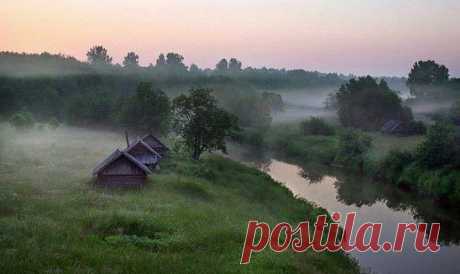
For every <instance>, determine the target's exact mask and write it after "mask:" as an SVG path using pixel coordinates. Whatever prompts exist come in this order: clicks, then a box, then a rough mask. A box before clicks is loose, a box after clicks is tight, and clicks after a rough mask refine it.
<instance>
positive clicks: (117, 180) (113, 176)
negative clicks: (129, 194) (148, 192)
mask: <svg viewBox="0 0 460 274" xmlns="http://www.w3.org/2000/svg"><path fill="white" fill-rule="evenodd" d="M150 173H151V171H150V169H149V168H148V167H147V166H145V165H144V164H143V163H141V162H140V161H138V160H137V159H136V158H134V157H133V156H131V155H130V154H129V153H127V152H125V151H120V150H118V149H117V150H115V151H114V152H113V153H112V154H110V155H109V157H107V158H106V159H105V160H104V161H102V162H101V163H100V164H99V165H97V166H96V168H94V170H93V175H94V176H97V181H96V184H98V185H103V186H142V185H144V183H145V180H146V178H147V175H148V174H150Z"/></svg>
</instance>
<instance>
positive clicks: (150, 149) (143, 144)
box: [124, 139, 161, 158]
mask: <svg viewBox="0 0 460 274" xmlns="http://www.w3.org/2000/svg"><path fill="white" fill-rule="evenodd" d="M138 144H141V145H142V146H144V147H145V148H146V149H147V150H148V151H150V152H152V153H153V154H155V155H157V156H158V157H159V158H161V155H160V154H159V153H158V152H156V151H155V150H154V149H153V148H152V147H151V146H149V145H148V144H147V143H146V142H144V141H143V140H141V139H137V140H136V141H135V142H133V143H131V144H130V145H129V147H127V148H126V149H125V150H124V151H125V152H128V153H129V152H130V151H131V149H133V148H134V147H135V146H136V145H138Z"/></svg>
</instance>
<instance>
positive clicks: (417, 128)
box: [403, 120, 427, 135]
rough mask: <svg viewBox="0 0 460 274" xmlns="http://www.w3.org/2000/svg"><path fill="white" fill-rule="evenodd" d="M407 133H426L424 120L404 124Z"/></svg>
mask: <svg viewBox="0 0 460 274" xmlns="http://www.w3.org/2000/svg"><path fill="white" fill-rule="evenodd" d="M403 127H404V131H405V135H424V134H425V133H426V130H427V129H426V126H425V124H424V123H423V122H422V121H414V120H412V121H409V122H408V123H407V124H403Z"/></svg>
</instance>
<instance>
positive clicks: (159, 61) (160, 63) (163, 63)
mask: <svg viewBox="0 0 460 274" xmlns="http://www.w3.org/2000/svg"><path fill="white" fill-rule="evenodd" d="M155 66H156V67H157V68H161V67H164V66H166V59H165V55H164V54H163V53H162V54H160V55H159V56H158V59H157V61H156V64H155Z"/></svg>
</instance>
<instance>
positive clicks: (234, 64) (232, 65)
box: [228, 58, 241, 73]
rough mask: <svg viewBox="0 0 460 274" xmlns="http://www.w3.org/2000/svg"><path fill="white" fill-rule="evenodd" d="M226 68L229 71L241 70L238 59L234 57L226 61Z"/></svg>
mask: <svg viewBox="0 0 460 274" xmlns="http://www.w3.org/2000/svg"><path fill="white" fill-rule="evenodd" d="M228 70H229V71H230V72H231V73H237V72H240V71H241V62H240V61H238V60H237V59H236V58H231V59H230V61H229V63H228Z"/></svg>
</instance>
